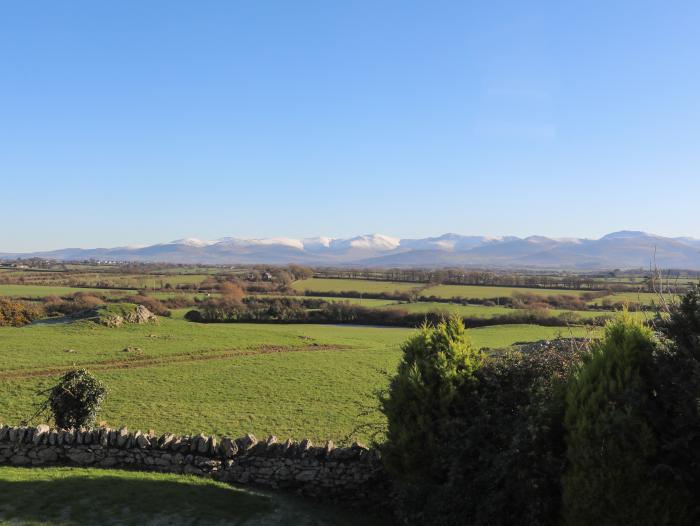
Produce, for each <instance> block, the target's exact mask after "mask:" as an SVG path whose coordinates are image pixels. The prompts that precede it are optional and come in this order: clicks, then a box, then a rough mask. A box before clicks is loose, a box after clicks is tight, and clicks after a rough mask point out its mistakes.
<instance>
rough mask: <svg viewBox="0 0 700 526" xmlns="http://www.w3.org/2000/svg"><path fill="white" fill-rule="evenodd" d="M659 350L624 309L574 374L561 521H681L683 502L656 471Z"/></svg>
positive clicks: (567, 416) (567, 419) (566, 421)
mask: <svg viewBox="0 0 700 526" xmlns="http://www.w3.org/2000/svg"><path fill="white" fill-rule="evenodd" d="M657 350H658V343H657V341H656V339H655V337H654V335H653V333H652V331H651V330H650V329H649V328H647V327H645V326H643V325H642V323H641V322H639V321H636V320H634V319H633V318H632V317H631V316H630V315H628V314H625V315H623V316H621V317H620V318H619V319H616V320H615V321H613V322H611V323H610V324H609V325H608V326H607V328H606V331H605V337H604V338H603V339H602V340H601V341H599V342H597V343H596V344H594V345H593V348H592V352H591V354H590V355H589V357H588V358H587V359H586V360H585V361H584V364H583V365H582V366H581V368H580V369H579V370H578V371H577V372H576V373H575V374H574V376H573V378H572V380H571V382H570V384H569V389H568V392H567V396H566V414H565V417H564V425H565V428H566V442H567V453H566V455H567V463H568V466H567V470H566V473H565V475H564V478H563V507H562V510H563V519H564V522H565V524H567V525H570V526H575V525H581V526H584V525H589V524H610V525H617V524H619V525H623V524H637V525H649V526H651V525H661V524H680V523H679V522H676V520H677V515H676V514H682V513H683V510H682V504H681V503H679V502H674V501H675V497H674V492H673V491H669V490H668V488H667V487H665V485H664V482H663V481H662V480H660V479H658V478H657V477H656V476H655V474H654V467H655V465H656V461H657V458H658V453H659V444H658V440H657V433H656V432H655V430H654V426H653V423H652V421H651V418H650V417H651V415H652V414H654V413H655V405H656V400H655V398H656V393H655V390H654V380H653V375H652V371H653V369H654V362H655V360H654V357H655V354H656V352H657ZM674 515H676V516H675V517H674Z"/></svg>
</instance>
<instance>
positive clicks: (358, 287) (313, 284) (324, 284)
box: [292, 278, 420, 294]
mask: <svg viewBox="0 0 700 526" xmlns="http://www.w3.org/2000/svg"><path fill="white" fill-rule="evenodd" d="M419 286H420V285H419V284H416V283H404V282H399V281H369V280H361V279H326V278H311V279H304V280H301V281H295V282H294V283H292V287H293V288H294V290H297V291H299V292H304V291H307V290H308V291H313V292H321V293H323V292H344V291H351V290H353V291H357V292H362V293H371V294H382V293H393V292H410V291H411V290H413V289H416V288H418V287H419Z"/></svg>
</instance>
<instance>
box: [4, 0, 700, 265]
mask: <svg viewBox="0 0 700 526" xmlns="http://www.w3.org/2000/svg"><path fill="white" fill-rule="evenodd" d="M562 4H566V5H562ZM699 26H700V3H698V2H690V1H689V2H661V1H658V2H646V1H643V0H642V1H640V0H637V1H616V2H583V1H580V2H516V1H513V2H492V1H490V2H468V1H454V2H443V1H439V0H438V1H425V2H407V1H401V2H399V1H397V2H388V1H381V0H380V1H377V0H374V1H367V2H363V1H353V2H345V3H343V2H325V1H318V2H305V1H298V2H272V1H269V2H252V1H248V2H234V1H220V2H216V1H201V2H176V1H172V0H171V1H168V2H165V1H163V2H158V1H149V2H136V1H133V2H129V1H120V2H92V1H91V2H79V1H71V0H69V1H66V2H55V1H49V0H45V1H32V2H3V3H0V183H2V184H1V186H0V189H1V190H0V205H1V206H2V212H3V213H2V217H3V226H2V229H0V252H2V251H15V250H16V251H20V250H22V251H23V250H34V249H49V248H58V247H65V246H84V247H94V246H115V245H122V244H131V243H153V242H160V241H167V240H171V239H175V238H179V237H185V236H196V237H200V238H204V239H211V238H218V237H222V236H251V237H257V236H260V237H264V236H273V235H274V236H291V237H305V236H315V235H329V236H339V237H344V236H350V235H355V234H359V233H367V232H382V233H386V234H390V235H395V236H399V237H422V236H427V235H437V234H441V233H444V232H458V233H463V234H487V235H503V234H514V235H529V234H543V235H551V236H581V237H598V236H600V235H602V234H605V233H607V232H610V231H613V230H620V229H639V230H647V231H652V232H655V233H659V234H666V235H692V236H697V237H700V211H699V208H698V204H699V203H700V200H699V199H698V196H700V63H699V62H700V37H698V34H697V28H698V27H699Z"/></svg>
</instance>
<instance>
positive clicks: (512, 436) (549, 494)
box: [425, 340, 585, 526]
mask: <svg viewBox="0 0 700 526" xmlns="http://www.w3.org/2000/svg"><path fill="white" fill-rule="evenodd" d="M582 347H585V346H584V345H583V344H581V343H578V344H577V343H574V342H568V341H566V340H560V341H556V342H551V343H550V344H548V345H545V346H541V347H540V348H538V349H536V350H532V351H528V352H526V353H508V354H503V355H497V356H493V357H490V358H489V360H488V361H487V362H486V363H485V365H484V366H483V367H482V368H480V369H479V370H478V371H476V372H475V374H474V377H475V382H473V383H472V384H471V385H464V387H465V388H463V389H461V390H460V393H459V394H458V396H457V397H456V399H457V407H456V408H455V411H454V416H453V418H452V421H451V422H450V425H449V426H448V427H447V432H446V434H445V436H444V437H443V444H442V447H441V448H440V452H441V457H440V459H439V464H440V465H441V466H442V467H443V469H444V470H445V472H446V473H448V477H447V478H446V480H445V483H444V484H443V485H442V486H441V487H440V488H439V492H435V491H434V492H433V494H432V497H433V498H432V499H430V500H428V501H427V503H426V509H425V512H426V515H427V516H429V517H430V520H429V521H427V522H426V524H436V525H437V524H440V525H461V524H469V525H474V526H477V525H484V526H486V525H488V526H496V525H504V526H505V525H512V524H519V525H533V526H534V525H547V524H556V522H557V520H558V515H559V505H560V500H561V490H560V479H561V475H562V472H563V467H564V459H565V444H564V430H563V423H562V422H563V414H564V396H565V391H566V382H567V379H568V376H569V374H570V371H571V370H572V369H573V368H574V367H575V366H576V364H578V363H579V361H580V357H581V354H582V353H583V350H582Z"/></svg>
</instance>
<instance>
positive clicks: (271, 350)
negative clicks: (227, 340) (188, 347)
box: [0, 344, 351, 380]
mask: <svg viewBox="0 0 700 526" xmlns="http://www.w3.org/2000/svg"><path fill="white" fill-rule="evenodd" d="M350 349H351V348H350V347H347V346H345V347H343V346H340V345H323V344H312V345H302V346H299V347H284V346H281V345H261V346H258V347H253V348H249V349H239V350H228V351H211V352H207V351H203V352H199V353H186V354H174V355H170V356H155V357H149V356H134V357H133V358H129V359H128V360H104V361H101V362H84V363H79V364H75V365H66V366H60V367H54V368H44V369H21V370H14V371H0V380H10V379H22V378H37V377H45V376H57V375H59V374H61V373H64V372H65V371H68V370H70V369H74V368H76V367H89V368H90V369H92V370H95V371H105V370H113V369H140V368H143V367H154V366H160V365H170V364H175V363H187V362H206V361H210V360H225V359H227V358H235V357H238V356H257V355H261V354H277V353H289V352H308V351H348V350H350Z"/></svg>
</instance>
